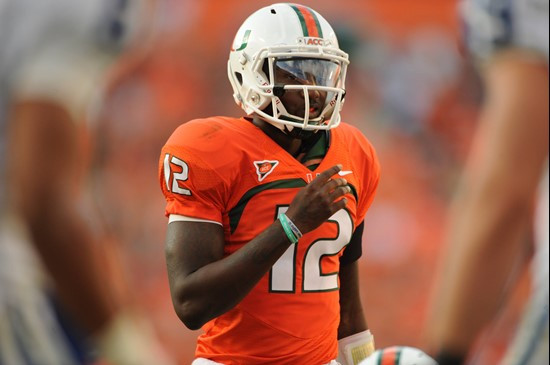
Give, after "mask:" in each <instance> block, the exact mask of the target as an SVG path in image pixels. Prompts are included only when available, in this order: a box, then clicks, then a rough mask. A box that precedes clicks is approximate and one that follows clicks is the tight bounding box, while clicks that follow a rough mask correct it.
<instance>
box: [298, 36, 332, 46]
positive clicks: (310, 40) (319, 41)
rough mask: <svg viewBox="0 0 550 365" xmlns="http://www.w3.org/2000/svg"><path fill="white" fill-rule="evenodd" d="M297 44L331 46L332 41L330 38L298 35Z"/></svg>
mask: <svg viewBox="0 0 550 365" xmlns="http://www.w3.org/2000/svg"><path fill="white" fill-rule="evenodd" d="M298 44H305V45H306V46H322V47H330V46H332V41H331V40H330V39H323V38H317V37H300V38H298Z"/></svg>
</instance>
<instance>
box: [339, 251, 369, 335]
mask: <svg viewBox="0 0 550 365" xmlns="http://www.w3.org/2000/svg"><path fill="white" fill-rule="evenodd" d="M339 275H340V324H339V325H338V339H341V338H344V337H348V336H351V335H353V334H356V333H359V332H362V331H365V330H366V329H368V326H367V322H366V320H365V316H364V313H363V306H362V305H361V297H360V293H359V278H358V276H359V268H358V263H357V261H355V262H353V263H351V264H348V265H345V266H340V273H339Z"/></svg>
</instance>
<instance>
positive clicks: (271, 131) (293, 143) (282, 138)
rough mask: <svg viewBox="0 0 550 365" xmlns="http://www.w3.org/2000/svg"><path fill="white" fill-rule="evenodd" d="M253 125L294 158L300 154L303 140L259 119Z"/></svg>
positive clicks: (253, 121)
mask: <svg viewBox="0 0 550 365" xmlns="http://www.w3.org/2000/svg"><path fill="white" fill-rule="evenodd" d="M252 123H253V124H254V125H255V126H256V127H258V128H260V129H261V130H262V131H263V132H264V133H265V134H266V135H267V136H268V137H269V138H271V139H272V140H273V141H275V143H277V144H278V145H279V146H281V148H283V149H284V150H285V151H287V152H288V153H289V154H291V155H292V156H294V157H296V156H297V155H298V153H299V152H300V147H301V146H302V143H303V141H302V140H301V139H299V138H293V137H291V136H289V135H288V134H286V133H284V132H283V131H281V130H280V129H279V128H277V127H275V126H273V125H271V124H270V123H267V122H266V121H264V120H262V119H260V118H257V117H255V118H254V119H253V120H252Z"/></svg>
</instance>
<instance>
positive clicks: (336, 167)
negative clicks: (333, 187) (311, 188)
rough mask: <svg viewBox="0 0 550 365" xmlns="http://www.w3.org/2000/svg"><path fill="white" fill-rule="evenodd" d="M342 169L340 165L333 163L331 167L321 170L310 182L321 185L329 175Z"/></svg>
mask: <svg viewBox="0 0 550 365" xmlns="http://www.w3.org/2000/svg"><path fill="white" fill-rule="evenodd" d="M340 170H342V165H340V164H338V165H334V166H332V167H331V168H329V169H327V170H325V171H323V172H321V173H320V174H319V175H317V177H316V178H315V179H313V181H312V182H311V183H310V184H311V185H316V186H322V185H323V184H324V183H326V182H327V180H328V179H330V177H331V176H333V175H334V174H337V173H338V171H340Z"/></svg>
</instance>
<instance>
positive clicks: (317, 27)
mask: <svg viewBox="0 0 550 365" xmlns="http://www.w3.org/2000/svg"><path fill="white" fill-rule="evenodd" d="M288 5H290V7H291V8H292V10H294V11H295V12H296V15H297V16H298V19H299V20H300V25H301V26H302V31H303V33H304V37H318V38H323V30H322V29H321V24H320V23H319V18H318V17H317V15H316V14H315V12H314V11H313V10H311V9H310V8H308V7H307V6H303V5H298V4H288Z"/></svg>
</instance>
